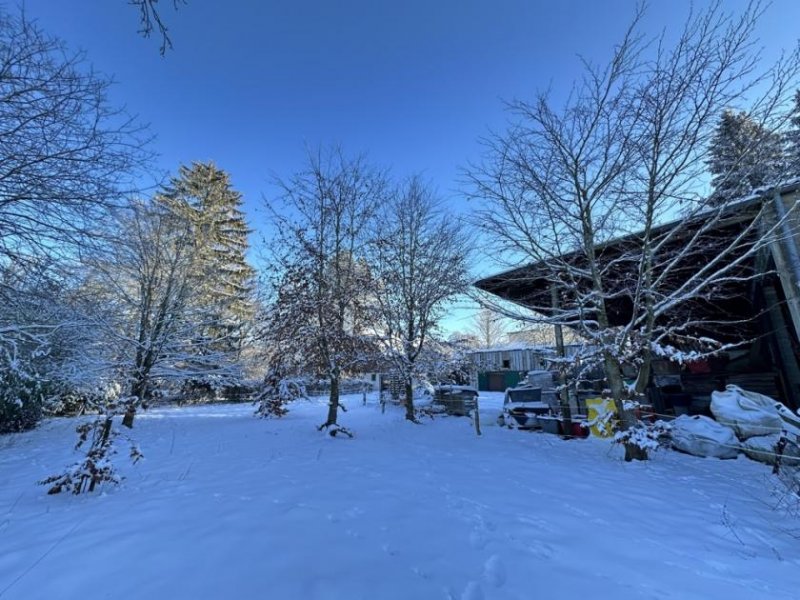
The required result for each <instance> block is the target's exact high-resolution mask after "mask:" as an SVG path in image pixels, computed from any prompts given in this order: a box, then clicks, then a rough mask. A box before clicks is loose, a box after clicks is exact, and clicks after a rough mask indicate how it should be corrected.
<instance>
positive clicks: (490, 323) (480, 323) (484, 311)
mask: <svg viewBox="0 0 800 600" xmlns="http://www.w3.org/2000/svg"><path fill="white" fill-rule="evenodd" d="M506 333H507V331H506V325H505V322H504V316H503V314H502V313H500V312H498V311H495V310H492V309H491V308H481V309H480V310H479V311H478V312H477V313H476V314H475V318H474V321H473V323H472V326H471V327H470V334H471V335H473V336H475V338H477V340H478V344H479V346H480V347H482V348H491V347H492V346H497V345H498V344H501V343H503V342H504V341H505V340H506Z"/></svg>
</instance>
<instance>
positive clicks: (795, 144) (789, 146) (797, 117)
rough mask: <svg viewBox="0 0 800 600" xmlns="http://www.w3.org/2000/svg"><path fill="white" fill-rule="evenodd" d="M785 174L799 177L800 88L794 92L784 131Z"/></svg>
mask: <svg viewBox="0 0 800 600" xmlns="http://www.w3.org/2000/svg"><path fill="white" fill-rule="evenodd" d="M785 139H786V146H785V148H786V150H785V152H786V162H787V171H788V172H787V176H788V177H789V178H794V177H800V90H797V91H796V92H795V94H794V103H793V104H792V108H791V113H790V115H789V131H787V132H786V138H785Z"/></svg>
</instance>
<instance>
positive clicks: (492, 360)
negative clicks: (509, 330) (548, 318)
mask: <svg viewBox="0 0 800 600" xmlns="http://www.w3.org/2000/svg"><path fill="white" fill-rule="evenodd" d="M468 356H469V359H470V363H471V364H472V379H473V381H472V385H473V386H474V387H477V388H478V390H481V391H493V392H502V391H504V390H505V389H506V388H509V387H514V386H515V385H517V384H518V383H519V382H520V381H522V380H523V379H525V375H526V374H527V373H528V371H541V370H544V369H546V368H547V360H546V359H547V357H552V356H555V351H554V350H553V349H552V348H549V347H546V346H539V345H531V344H526V343H520V342H517V343H509V344H503V345H500V346H493V347H491V348H478V349H476V350H471V351H470V352H469V353H468Z"/></svg>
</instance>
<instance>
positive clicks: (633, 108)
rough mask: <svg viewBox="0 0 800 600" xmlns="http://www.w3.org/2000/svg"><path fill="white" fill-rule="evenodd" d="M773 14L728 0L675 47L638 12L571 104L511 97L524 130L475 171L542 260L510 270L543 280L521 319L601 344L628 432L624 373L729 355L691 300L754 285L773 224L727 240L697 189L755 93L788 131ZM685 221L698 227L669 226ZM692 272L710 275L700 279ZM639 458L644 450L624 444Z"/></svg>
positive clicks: (495, 224)
mask: <svg viewBox="0 0 800 600" xmlns="http://www.w3.org/2000/svg"><path fill="white" fill-rule="evenodd" d="M761 13H762V10H761V5H760V4H759V3H757V2H756V3H753V4H751V5H750V6H749V7H748V8H747V9H746V10H745V12H744V13H742V14H741V15H739V16H734V15H730V14H728V13H725V12H724V11H723V10H722V7H721V5H720V3H716V4H713V5H712V6H711V7H709V8H708V9H707V10H706V11H704V12H701V13H698V14H690V16H689V18H688V19H687V21H686V24H685V26H684V29H683V30H682V32H681V34H680V36H679V37H678V40H677V41H676V42H675V43H674V44H672V45H668V44H667V42H666V40H665V39H658V40H656V41H655V42H654V43H653V44H651V45H644V44H643V43H642V38H641V36H640V35H639V34H638V33H637V31H638V27H639V22H640V20H641V18H642V12H641V11H640V12H638V13H637V14H636V16H635V17H634V19H633V21H632V23H631V25H630V26H629V28H628V30H627V31H626V34H625V35H624V36H623V39H622V42H621V43H620V44H619V45H618V46H617V47H616V48H615V50H614V52H613V55H612V57H611V59H610V60H609V62H608V63H607V64H606V65H605V66H604V67H601V68H598V67H594V66H592V65H589V64H586V65H585V73H584V76H583V78H582V79H581V80H580V82H579V83H578V84H577V86H576V87H575V89H574V90H573V93H572V94H571V96H570V98H569V100H568V102H567V104H566V106H565V107H564V108H563V109H561V110H556V109H554V108H553V107H552V105H551V103H550V102H549V99H548V97H547V96H546V95H540V96H539V97H538V98H537V99H536V100H535V101H534V102H532V103H528V102H515V103H513V104H512V105H511V109H512V111H513V112H514V114H515V115H516V116H517V121H516V122H515V124H514V125H513V126H512V127H511V128H510V129H509V131H508V132H506V133H504V134H500V135H497V136H495V137H494V138H492V139H490V140H488V141H487V147H488V159H487V161H486V162H485V163H483V164H482V165H479V166H477V167H476V168H474V169H473V170H472V172H471V180H472V182H473V184H474V188H475V193H476V195H477V196H480V197H483V198H485V199H487V200H488V205H487V210H486V211H484V212H483V214H482V215H481V220H482V221H483V224H484V225H485V227H486V228H487V229H488V230H489V231H490V232H491V234H492V236H493V238H494V240H495V242H496V243H499V244H498V245H499V250H500V251H501V252H505V253H506V255H511V256H513V258H514V260H515V261H516V265H518V264H520V263H529V264H532V265H533V266H531V267H530V268H527V269H519V270H515V271H514V270H512V271H509V273H508V275H507V278H508V281H507V282H506V283H507V284H511V283H513V282H512V279H517V280H519V281H530V282H531V288H530V290H529V292H528V293H527V295H526V296H524V297H517V298H516V300H517V301H518V302H520V303H521V304H524V305H525V306H526V307H528V308H533V309H534V310H535V311H536V312H537V313H538V315H539V316H537V317H529V316H527V315H526V314H524V313H520V312H517V313H516V316H518V317H521V318H523V319H528V320H533V321H535V322H540V323H546V324H550V325H554V326H556V327H557V328H559V327H572V328H575V329H576V330H577V331H578V333H579V334H580V336H581V337H582V338H583V339H586V340H587V341H588V342H589V345H590V347H591V350H590V351H589V352H590V353H589V354H587V355H584V356H582V357H581V358H583V359H584V360H583V364H584V365H585V366H589V365H592V364H597V363H599V364H602V366H603V367H604V370H605V374H606V378H607V381H608V385H609V388H610V393H611V395H612V396H613V398H614V400H615V402H616V405H617V410H618V413H619V414H620V415H621V416H622V420H623V427H625V428H628V427H631V426H633V425H634V423H635V421H634V418H633V415H632V414H631V413H630V412H629V411H627V410H626V408H625V398H626V397H627V396H628V392H629V390H628V389H627V388H626V386H625V385H624V383H623V378H622V370H621V369H622V365H623V364H625V363H632V364H635V365H637V366H639V367H640V370H639V380H638V382H637V385H636V389H637V390H639V391H641V390H643V389H644V386H646V385H647V382H648V381H649V372H650V371H649V369H650V361H651V359H652V354H653V352H655V351H657V352H659V353H662V354H663V353H668V352H670V349H671V345H670V344H674V343H675V342H676V341H677V340H680V341H681V342H682V343H683V344H687V343H688V345H689V346H690V347H693V348H694V349H696V350H697V351H698V352H701V353H702V352H712V351H719V350H720V349H721V348H722V347H723V346H722V345H721V344H718V343H713V342H711V341H709V339H708V338H707V337H704V336H701V335H699V334H698V331H699V330H700V329H701V328H699V327H697V325H698V323H697V321H696V319H695V317H694V316H693V313H692V306H693V304H694V303H696V302H697V301H702V299H703V298H704V297H706V295H707V294H709V293H711V292H712V290H713V291H714V293H719V289H720V288H721V287H722V288H723V289H724V286H725V284H726V283H731V282H733V281H741V280H742V279H743V278H746V277H748V274H747V272H746V269H745V261H747V260H748V258H752V257H753V255H754V254H755V253H756V252H757V251H758V247H763V244H764V243H767V241H768V240H769V239H770V238H769V235H768V234H769V233H770V232H774V231H775V227H774V226H773V227H771V228H767V230H764V229H763V228H762V227H761V226H760V225H759V223H763V221H762V220H761V219H760V216H761V214H760V212H759V215H756V216H755V218H754V219H753V220H751V221H749V222H748V223H749V224H747V225H745V226H744V230H743V231H739V232H738V233H737V234H736V235H733V237H732V238H724V237H720V236H719V235H718V234H717V231H718V229H719V228H720V227H723V226H724V225H725V223H726V222H727V221H726V219H728V218H729V217H730V215H731V213H732V212H735V208H734V206H733V205H732V204H731V202H732V201H731V202H725V203H723V204H722V205H720V206H717V207H716V208H715V209H714V210H713V211H712V212H708V211H709V207H708V204H707V203H706V202H704V200H703V199H704V197H705V196H706V194H705V191H704V189H703V186H702V185H701V183H700V181H701V180H702V177H703V175H704V169H705V166H706V164H707V162H708V160H707V159H708V151H709V149H708V142H709V140H710V139H711V136H712V135H713V131H714V125H715V122H716V118H717V116H718V114H719V112H721V110H722V108H724V107H725V106H727V105H729V104H730V103H732V102H734V101H738V100H740V99H741V98H747V100H748V101H749V102H750V103H751V108H750V111H749V114H751V115H759V117H758V121H759V124H760V125H761V126H763V127H770V128H772V129H773V130H776V129H777V128H780V127H781V126H782V124H783V122H785V117H781V115H780V110H779V109H780V108H781V106H783V104H784V101H785V99H786V98H787V93H788V91H789V89H790V87H789V86H790V82H791V81H792V80H793V79H794V77H795V76H796V74H797V65H798V62H797V55H796V53H795V54H792V55H791V56H788V57H787V59H786V60H784V61H782V62H780V63H778V64H776V65H774V66H773V67H772V68H770V69H768V70H767V71H766V73H765V74H760V72H759V71H758V70H757V68H756V67H757V65H758V62H759V60H758V55H757V52H754V47H753V44H754V37H753V35H754V29H755V25H756V23H757V22H758V18H759V16H760V15H761ZM764 90H766V91H764ZM756 91H758V92H759V95H758V96H755V92H756ZM757 150H758V149H754V151H757ZM680 214H682V215H684V218H685V219H686V223H687V226H686V227H661V226H660V225H662V224H663V223H664V222H665V221H666V220H668V219H669V218H675V217H677V216H678V215H680ZM754 238H755V239H756V240H758V241H757V243H755V244H754V243H753V240H754ZM699 261H702V262H699ZM693 264H701V265H702V266H701V267H700V268H699V269H698V270H697V271H696V272H695V273H694V274H693V275H692V276H691V277H688V278H687V266H688V265H693ZM519 281H518V282H519ZM533 282H536V286H538V288H534V287H533ZM621 305H625V306H627V307H628V308H627V309H626V310H624V311H622V312H620V311H619V306H621ZM505 310H506V311H507V312H508V309H507V308H506V309H505ZM511 312H516V311H511ZM625 315H628V316H625ZM626 458H642V453H640V452H638V451H637V449H636V448H633V447H626Z"/></svg>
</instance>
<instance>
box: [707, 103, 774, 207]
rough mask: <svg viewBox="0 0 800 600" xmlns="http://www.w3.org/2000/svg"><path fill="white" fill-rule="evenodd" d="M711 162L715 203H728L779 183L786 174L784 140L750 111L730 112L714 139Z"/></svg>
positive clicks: (722, 118)
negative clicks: (784, 171)
mask: <svg viewBox="0 0 800 600" xmlns="http://www.w3.org/2000/svg"><path fill="white" fill-rule="evenodd" d="M709 154H710V159H709V161H708V167H709V171H710V172H711V175H712V176H713V177H712V179H711V185H712V186H713V188H714V191H713V193H712V196H711V199H710V200H711V202H712V204H714V205H720V204H724V203H725V202H730V201H732V200H737V199H739V198H743V197H745V196H747V195H749V194H750V193H751V192H752V191H753V190H754V189H756V188H759V187H763V186H765V185H770V184H772V183H776V182H777V181H778V180H779V179H780V177H781V174H782V171H783V150H782V148H781V140H780V137H779V136H778V135H777V134H775V133H773V132H770V131H768V130H767V129H765V128H764V127H762V126H761V125H760V124H758V123H757V122H755V121H754V120H753V119H752V118H751V117H750V116H749V115H748V114H747V113H746V112H736V111H733V110H730V109H726V110H724V111H723V112H722V115H721V116H720V120H719V124H718V125H717V129H716V132H715V133H714V136H713V138H712V140H711V147H710V149H709Z"/></svg>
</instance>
